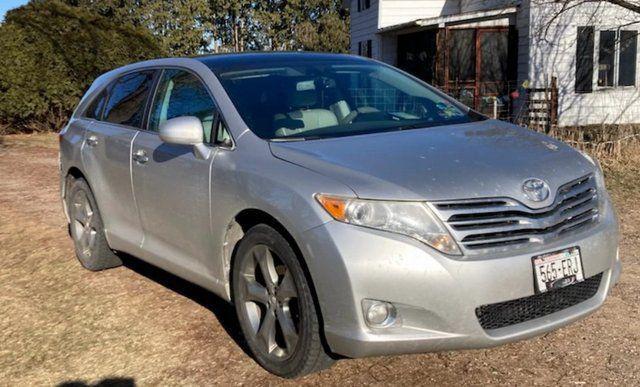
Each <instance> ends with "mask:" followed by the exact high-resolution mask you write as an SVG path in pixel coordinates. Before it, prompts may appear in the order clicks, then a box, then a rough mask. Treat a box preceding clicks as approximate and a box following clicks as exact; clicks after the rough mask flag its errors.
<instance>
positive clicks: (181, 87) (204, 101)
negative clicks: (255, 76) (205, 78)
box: [149, 69, 215, 143]
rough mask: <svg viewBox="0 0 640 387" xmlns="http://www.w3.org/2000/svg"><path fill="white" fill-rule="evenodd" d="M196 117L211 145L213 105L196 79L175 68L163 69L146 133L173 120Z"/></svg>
mask: <svg viewBox="0 0 640 387" xmlns="http://www.w3.org/2000/svg"><path fill="white" fill-rule="evenodd" d="M183 116H194V117H198V118H199V119H200V121H201V122H202V127H203V128H204V141H205V143H209V142H211V129H212V127H213V121H214V118H215V105H214V103H213V100H212V99H211V97H210V96H209V93H208V91H207V89H206V88H205V86H204V85H203V84H202V82H201V81H200V79H198V78H197V77H196V76H195V75H193V74H191V73H189V72H187V71H183V70H177V69H169V70H164V71H163V72H162V77H161V79H160V83H159V84H158V89H157V91H156V96H155V98H154V100H153V106H152V107H151V117H150V119H149V130H151V131H154V132H157V131H158V128H159V127H160V125H161V124H162V123H164V122H165V121H167V120H170V119H172V118H176V117H183Z"/></svg>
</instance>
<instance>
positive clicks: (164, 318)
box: [0, 135, 640, 385]
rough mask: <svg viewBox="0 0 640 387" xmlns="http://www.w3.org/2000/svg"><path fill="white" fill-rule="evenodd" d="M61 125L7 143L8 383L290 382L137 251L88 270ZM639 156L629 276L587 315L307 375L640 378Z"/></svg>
mask: <svg viewBox="0 0 640 387" xmlns="http://www.w3.org/2000/svg"><path fill="white" fill-rule="evenodd" d="M56 146H57V139H56V137H55V135H31V136H24V135H19V136H8V137H6V138H5V139H4V144H3V145H0V257H1V258H2V266H1V267H0V332H1V335H2V336H1V342H0V343H1V344H0V384H7V385H55V384H58V383H63V382H68V381H84V382H87V383H96V382H99V381H101V380H105V379H109V380H111V381H112V382H113V381H117V380H116V379H114V378H121V379H120V380H119V381H120V382H122V383H123V385H130V384H132V383H135V384H140V385H157V384H161V385H178V384H179V385H183V384H187V385H202V384H230V383H234V384H238V383H243V384H260V385H264V384H280V383H283V384H286V383H288V382H286V381H282V380H280V379H278V378H275V377H273V376H271V375H269V374H267V373H266V372H265V371H263V370H262V369H261V368H260V367H259V366H258V365H256V363H255V362H254V361H253V360H252V359H251V358H250V357H249V356H247V355H246V353H245V352H244V351H243V349H242V347H241V346H240V345H239V344H238V328H237V324H236V322H235V318H234V316H233V311H232V308H231V307H229V306H228V305H227V304H225V303H223V302H221V301H219V300H218V299H217V298H216V297H215V296H213V295H212V294H210V293H208V292H205V291H203V290H201V289H199V288H197V287H195V286H191V285H189V284H187V283H185V282H184V281H181V280H179V279H177V278H175V277H173V276H171V275H169V274H166V273H164V272H162V271H161V270H158V269H154V268H152V267H150V266H148V265H146V264H143V263H141V262H139V261H136V260H135V259H129V260H127V266H125V267H121V268H117V269H114V270H109V271H105V272H101V273H91V272H88V271H86V270H83V269H82V268H81V267H80V265H79V264H78V263H77V262H76V259H75V257H74V255H73V251H72V246H71V242H70V240H69V238H68V237H67V234H66V228H65V221H64V218H63V215H62V212H61V209H60V208H61V207H60V204H59V199H58V175H57V169H56V164H57V150H56ZM639 177H640V158H638V157H636V158H635V159H632V160H631V159H630V161H627V162H626V163H620V162H617V163H610V164H608V167H607V180H608V184H609V188H610V190H611V192H612V195H613V197H614V200H615V202H616V205H617V207H618V209H619V213H620V216H621V220H622V233H623V238H622V243H621V254H622V259H623V262H624V265H625V272H624V273H623V276H622V279H621V282H620V284H619V285H618V286H617V287H616V288H615V289H614V290H613V292H612V294H611V297H610V298H609V299H608V301H607V302H606V304H605V306H604V307H603V308H602V309H601V310H600V311H598V312H597V313H595V314H594V315H592V316H590V317H589V318H587V319H585V320H583V321H581V322H579V323H577V324H573V325H571V326H569V327H567V328H564V329H561V330H559V331H556V332H553V333H550V334H547V335H545V336H544V337H540V338H536V339H533V340H528V341H524V342H519V343H515V344H510V345H506V346H502V347H499V348H494V349H488V350H477V351H464V352H447V353H439V354H423V355H411V356H396V357H381V358H373V359H360V360H344V361H340V362H339V363H338V364H337V365H336V366H334V367H333V368H332V369H330V370H327V371H323V372H321V373H319V374H316V375H310V376H308V377H306V378H303V379H301V380H300V381H298V382H302V383H305V384H316V383H318V384H320V383H321V384H365V383H367V384H368V383H376V384H381V383H384V384H387V383H393V384H403V385H406V384H451V385H453V384H461V383H465V384H479V383H492V384H534V383H535V384H552V383H553V384H582V383H585V382H586V383H589V384H625V385H632V384H640V346H639V343H640V313H639V310H638V305H639V304H640V270H639V269H638V263H639V259H638V254H637V251H638V250H639V249H640V237H639V234H640V206H639V205H638V201H640V189H639V188H638V187H637V184H638V180H639Z"/></svg>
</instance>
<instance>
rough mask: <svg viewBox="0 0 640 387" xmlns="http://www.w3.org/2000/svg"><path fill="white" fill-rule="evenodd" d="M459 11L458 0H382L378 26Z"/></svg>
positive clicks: (382, 26)
mask: <svg viewBox="0 0 640 387" xmlns="http://www.w3.org/2000/svg"><path fill="white" fill-rule="evenodd" d="M456 13H460V0H386V1H385V0H383V1H382V3H381V5H380V20H379V22H378V28H384V27H388V26H393V25H396V24H402V23H406V22H410V21H413V20H418V19H424V18H428V17H437V16H444V15H452V14H456Z"/></svg>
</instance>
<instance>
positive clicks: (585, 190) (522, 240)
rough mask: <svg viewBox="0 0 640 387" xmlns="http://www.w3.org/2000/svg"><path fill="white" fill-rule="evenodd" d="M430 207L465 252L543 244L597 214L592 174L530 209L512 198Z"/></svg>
mask: <svg viewBox="0 0 640 387" xmlns="http://www.w3.org/2000/svg"><path fill="white" fill-rule="evenodd" d="M433 207H434V209H435V210H436V212H437V213H438V214H439V216H440V218H441V219H442V220H443V221H445V222H446V223H447V224H448V225H449V227H450V229H451V232H452V233H453V235H454V237H455V238H456V240H458V242H460V244H461V245H462V246H463V247H465V248H466V249H467V251H471V252H472V253H473V251H477V250H480V249H488V248H498V247H503V246H512V245H517V244H526V243H536V242H538V243H542V242H544V241H545V240H548V239H551V238H554V237H558V236H560V235H561V234H564V233H566V232H569V231H573V230H576V229H579V228H582V227H584V226H586V225H588V224H590V223H592V222H593V221H595V220H596V219H597V217H598V192H597V189H596V182H595V177H594V176H593V175H588V176H584V177H582V178H580V179H577V180H574V181H572V182H569V183H567V184H565V185H563V186H561V187H560V188H559V189H558V192H557V193H556V198H555V201H554V203H553V204H552V205H551V206H549V207H546V208H542V209H532V208H529V207H527V206H525V205H524V204H522V203H520V202H519V201H517V200H514V199H511V198H493V199H470V200H458V201H447V202H434V203H433Z"/></svg>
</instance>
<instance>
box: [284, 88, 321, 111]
mask: <svg viewBox="0 0 640 387" xmlns="http://www.w3.org/2000/svg"><path fill="white" fill-rule="evenodd" d="M317 99H318V97H317V95H316V91H315V90H302V91H298V90H296V91H294V92H293V94H292V95H291V101H289V105H291V108H293V109H302V108H310V107H312V106H313V105H315V104H316V101H317Z"/></svg>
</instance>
